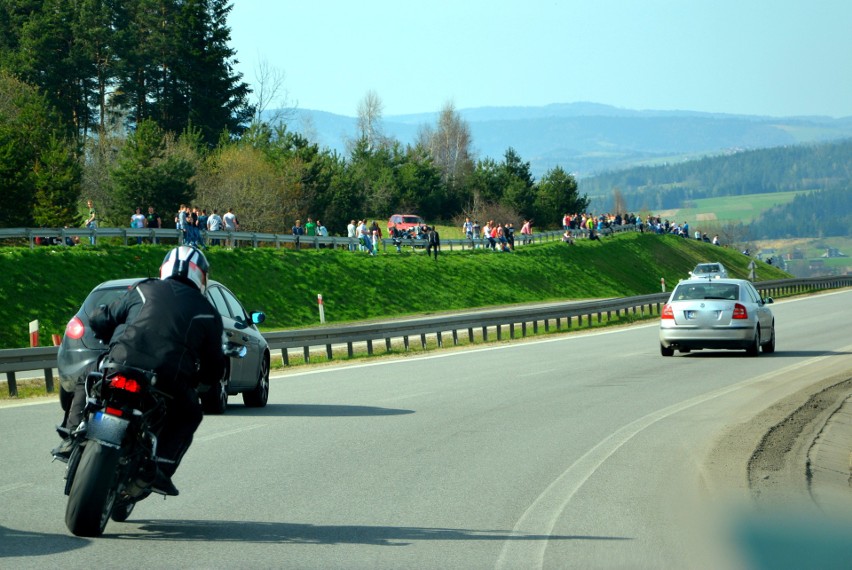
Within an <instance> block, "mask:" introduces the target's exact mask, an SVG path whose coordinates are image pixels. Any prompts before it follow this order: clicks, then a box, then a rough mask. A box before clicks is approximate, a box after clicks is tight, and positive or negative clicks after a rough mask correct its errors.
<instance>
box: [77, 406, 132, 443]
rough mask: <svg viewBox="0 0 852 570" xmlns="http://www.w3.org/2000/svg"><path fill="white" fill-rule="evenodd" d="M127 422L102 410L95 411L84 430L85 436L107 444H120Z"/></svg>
mask: <svg viewBox="0 0 852 570" xmlns="http://www.w3.org/2000/svg"><path fill="white" fill-rule="evenodd" d="M129 423H130V422H128V421H127V420H125V419H122V418H119V417H116V416H111V415H109V414H105V413H103V412H95V415H94V416H92V421H91V422H90V423H89V426H88V428H87V430H86V437H87V438H88V439H94V440H97V441H100V442H102V443H106V444H108V445H110V444H111V445H121V440H122V439H124V432H126V431H127V425H128V424H129Z"/></svg>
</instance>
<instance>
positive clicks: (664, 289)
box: [660, 277, 666, 293]
mask: <svg viewBox="0 0 852 570" xmlns="http://www.w3.org/2000/svg"><path fill="white" fill-rule="evenodd" d="M660 287H661V288H662V289H663V293H665V292H666V278H665V277H660Z"/></svg>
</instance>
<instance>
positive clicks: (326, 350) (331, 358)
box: [325, 344, 334, 360]
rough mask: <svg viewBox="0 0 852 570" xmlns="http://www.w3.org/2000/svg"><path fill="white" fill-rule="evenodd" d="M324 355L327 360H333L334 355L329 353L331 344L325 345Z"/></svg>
mask: <svg viewBox="0 0 852 570" xmlns="http://www.w3.org/2000/svg"><path fill="white" fill-rule="evenodd" d="M325 357H326V358H328V359H329V360H334V355H333V354H332V353H331V345H330V344H327V345H325Z"/></svg>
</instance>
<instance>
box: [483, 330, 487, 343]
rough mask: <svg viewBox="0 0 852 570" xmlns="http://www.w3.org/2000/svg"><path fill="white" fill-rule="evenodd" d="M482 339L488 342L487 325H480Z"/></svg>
mask: <svg viewBox="0 0 852 570" xmlns="http://www.w3.org/2000/svg"><path fill="white" fill-rule="evenodd" d="M482 341H483V342H488V327H482Z"/></svg>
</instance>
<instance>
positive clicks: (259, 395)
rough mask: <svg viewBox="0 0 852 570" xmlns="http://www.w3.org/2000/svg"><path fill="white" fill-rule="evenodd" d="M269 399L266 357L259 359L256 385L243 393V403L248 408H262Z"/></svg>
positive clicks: (267, 361) (267, 360)
mask: <svg viewBox="0 0 852 570" xmlns="http://www.w3.org/2000/svg"><path fill="white" fill-rule="evenodd" d="M268 399H269V359H268V358H267V357H266V355H264V356H263V358H261V359H260V374H259V375H258V378H257V385H256V386H255V387H254V389H253V390H251V391H249V392H243V403H244V404H245V405H246V406H248V407H250V408H262V407H264V406H265V405H266V401H267V400H268Z"/></svg>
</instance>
